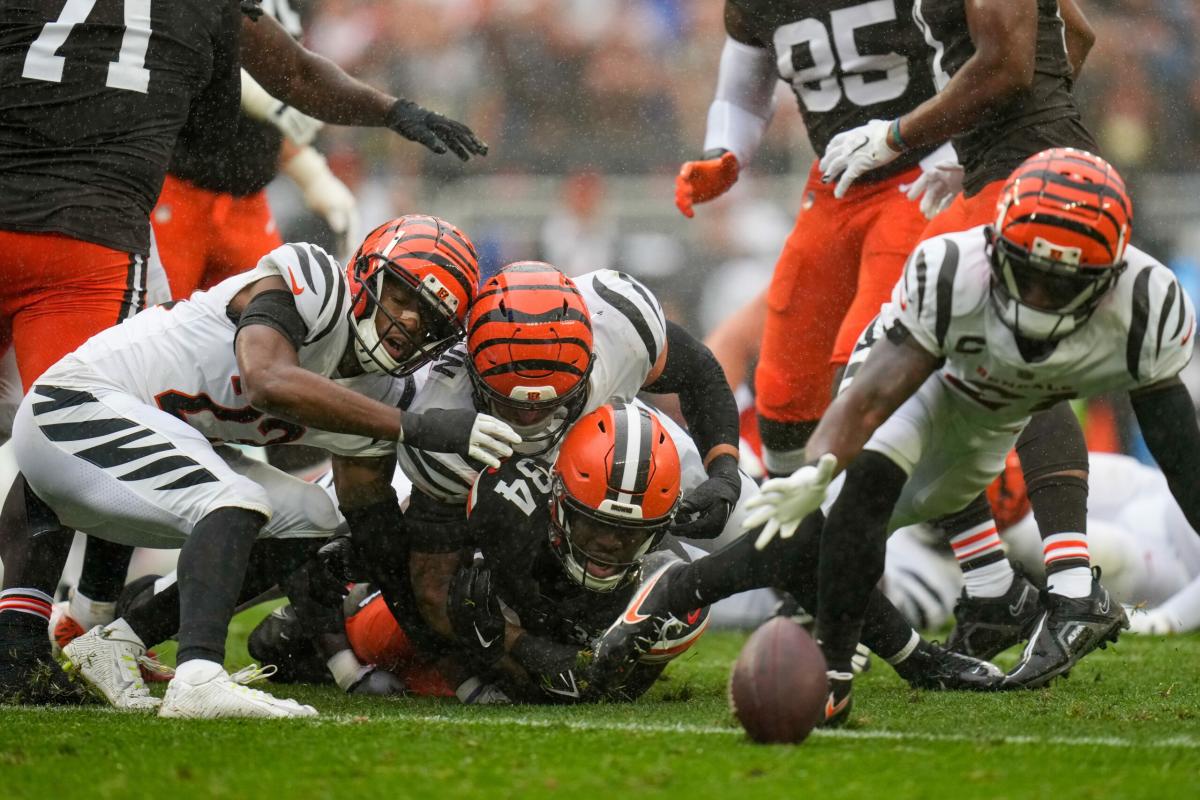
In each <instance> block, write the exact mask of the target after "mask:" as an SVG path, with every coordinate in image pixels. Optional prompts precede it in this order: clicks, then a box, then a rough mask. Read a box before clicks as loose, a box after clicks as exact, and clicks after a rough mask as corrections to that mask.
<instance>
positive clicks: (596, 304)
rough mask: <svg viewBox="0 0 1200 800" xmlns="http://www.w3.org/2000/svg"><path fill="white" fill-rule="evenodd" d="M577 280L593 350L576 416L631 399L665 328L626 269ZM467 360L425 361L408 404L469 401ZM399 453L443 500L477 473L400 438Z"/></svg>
mask: <svg viewBox="0 0 1200 800" xmlns="http://www.w3.org/2000/svg"><path fill="white" fill-rule="evenodd" d="M575 285H576V286H577V287H578V288H579V293H580V294H581V295H582V297H583V300H584V302H585V303H586V304H587V307H588V312H589V314H590V316H591V320H592V335H593V339H594V344H593V350H594V352H593V355H594V357H595V363H594V364H593V366H592V373H591V376H590V377H589V378H588V388H587V400H586V401H585V405H584V407H583V410H582V411H581V412H580V415H581V416H582V415H583V414H587V413H589V412H591V411H594V410H596V409H597V408H599V407H600V406H602V405H604V404H605V403H628V402H630V401H632V400H633V398H634V397H635V396H636V395H637V393H638V391H639V390H640V389H641V388H642V385H643V384H644V383H645V382H646V377H647V376H648V375H649V374H650V370H651V368H652V367H653V366H654V364H655V363H656V362H657V361H658V357H659V355H660V354H661V353H662V352H663V348H665V347H666V342H667V327H666V320H665V318H664V316H663V311H662V308H661V307H660V306H659V304H658V300H657V298H655V296H654V295H653V294H651V292H650V290H648V289H647V288H646V287H645V286H643V285H642V284H641V283H639V282H638V281H637V280H635V279H634V278H631V277H630V276H628V275H626V274H624V273H621V272H616V271H615V270H611V269H602V270H596V271H595V272H589V273H586V274H584V275H582V276H580V277H578V278H576V279H575ZM466 362H467V353H466V345H463V344H460V345H458V346H456V347H454V348H452V349H451V350H449V351H447V352H446V353H444V354H443V355H442V357H441V358H439V359H438V361H437V362H435V363H434V364H433V365H432V367H431V368H430V370H429V376H428V378H427V379H426V381H425V383H424V385H423V386H422V387H421V388H420V390H419V391H418V392H417V395H416V397H415V398H414V400H413V402H412V405H411V406H410V408H411V410H412V411H416V412H420V411H427V410H429V409H435V408H444V409H456V408H469V409H473V408H475V393H474V390H473V388H472V385H471V377H470V375H469V374H468V373H467V366H466ZM517 450H518V451H519V450H520V446H519V445H518V447H517ZM397 455H398V458H399V463H400V467H401V469H403V470H404V473H405V475H407V476H408V477H409V479H410V480H411V481H412V482H413V485H414V487H416V489H417V490H418V491H420V492H422V493H424V494H426V495H428V496H429V497H431V498H433V499H434V500H437V501H439V502H441V503H447V504H455V505H461V504H462V503H463V502H464V501H465V500H466V496H467V492H468V491H469V490H470V488H471V484H472V483H474V481H475V477H476V475H477V474H478V465H477V464H475V463H473V462H469V461H467V460H466V459H464V458H462V457H460V456H456V455H452V454H445V453H430V452H426V451H423V450H415V449H413V448H411V447H406V446H404V445H401V446H400V448H399V449H398V453H397ZM547 457H550V458H553V454H548V456H547Z"/></svg>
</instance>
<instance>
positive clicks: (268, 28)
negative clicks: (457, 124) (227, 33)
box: [242, 16, 396, 126]
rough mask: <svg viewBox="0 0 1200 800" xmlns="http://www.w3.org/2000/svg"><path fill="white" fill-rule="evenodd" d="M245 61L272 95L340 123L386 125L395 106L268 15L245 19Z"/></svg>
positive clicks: (243, 31) (390, 97) (252, 74)
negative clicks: (250, 19) (251, 20)
mask: <svg viewBox="0 0 1200 800" xmlns="http://www.w3.org/2000/svg"><path fill="white" fill-rule="evenodd" d="M242 63H243V65H244V66H245V68H246V71H247V72H249V73H250V75H251V76H252V77H253V78H254V79H255V80H256V81H258V82H259V83H260V84H262V87H263V88H264V89H266V91H267V92H268V93H269V94H270V95H271V96H272V97H275V98H277V99H279V100H282V101H284V102H285V103H287V104H288V105H290V106H294V107H295V108H297V109H299V110H300V111H303V112H304V113H305V114H308V115H309V116H311V117H315V118H317V119H319V120H323V121H325V122H330V123H333V124H336V125H356V126H382V125H384V124H385V121H386V118H387V113H388V111H389V110H390V109H391V107H392V105H393V104H394V103H395V102H396V98H395V97H392V96H391V95H389V94H386V93H384V92H381V91H379V90H378V89H375V88H373V87H371V86H368V85H367V84H365V83H363V82H362V81H360V80H357V79H356V78H353V77H351V76H350V75H348V74H347V73H346V72H345V71H344V70H343V69H342V68H341V67H339V66H338V65H336V64H334V63H333V62H332V61H330V60H328V59H327V58H324V57H322V56H319V55H317V54H316V53H313V52H311V51H309V50H306V49H305V48H304V47H303V46H301V45H300V44H299V43H298V42H296V41H295V40H294V39H292V37H291V36H289V35H288V34H287V31H285V30H284V29H283V27H282V26H281V25H280V24H279V23H278V22H276V21H275V20H274V19H271V18H270V17H268V16H264V17H263V18H262V19H260V20H259V21H258V22H250V21H248V20H247V21H243V23H242Z"/></svg>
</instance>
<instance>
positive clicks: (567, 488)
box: [550, 404, 680, 592]
mask: <svg viewBox="0 0 1200 800" xmlns="http://www.w3.org/2000/svg"><path fill="white" fill-rule="evenodd" d="M679 479H680V467H679V452H678V451H677V450H676V449H675V442H673V441H672V440H671V437H670V436H669V435H668V434H667V430H666V428H664V427H663V425H662V423H661V422H659V421H658V418H657V417H656V416H655V414H654V412H652V411H651V410H649V409H648V408H646V407H645V406H641V405H633V404H620V405H603V406H600V408H598V409H596V410H595V411H592V412H591V413H589V414H586V415H584V416H583V417H581V418H580V420H579V421H578V422H576V423H575V424H574V425H572V426H571V430H570V431H569V432H568V433H567V435H566V437H565V438H564V439H563V443H562V448H561V449H560V450H559V452H558V458H557V459H555V461H554V467H553V469H552V470H551V487H552V488H551V505H550V547H551V549H552V550H553V551H554V553H555V554H556V555H557V556H558V557H559V560H561V561H562V563H563V567H564V568H565V569H566V571H567V574H568V575H570V576H571V578H573V579H574V580H575V581H576V582H578V583H580V584H582V585H583V586H585V587H586V588H588V589H591V590H593V591H597V592H608V591H612V590H613V589H616V588H617V587H619V586H620V585H622V584H623V583H624V582H625V581H626V580H627V579H628V578H629V577H631V576H632V575H633V574H635V573H636V567H637V566H638V564H639V563H640V561H641V558H642V556H644V555H645V554H646V553H647V552H649V551H650V550H651V549H653V547H654V546H655V545H657V544H658V542H659V541H661V539H662V536H663V534H664V533H666V531H667V526H668V525H669V524H670V523H671V519H672V518H673V517H674V515H675V509H676V507H677V506H678V505H679V493H680V490H679Z"/></svg>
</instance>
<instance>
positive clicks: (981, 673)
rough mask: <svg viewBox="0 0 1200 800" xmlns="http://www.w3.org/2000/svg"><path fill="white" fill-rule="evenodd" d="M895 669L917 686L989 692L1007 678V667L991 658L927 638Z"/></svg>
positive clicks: (915, 687) (914, 686)
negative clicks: (970, 653) (956, 650)
mask: <svg viewBox="0 0 1200 800" xmlns="http://www.w3.org/2000/svg"><path fill="white" fill-rule="evenodd" d="M895 670H896V673H897V674H899V675H900V677H901V678H904V680H906V681H908V685H909V686H911V687H912V688H914V689H932V690H934V691H971V692H986V691H989V690H992V689H998V688H1000V685H1001V684H1002V683H1003V682H1004V671H1003V670H1001V669H1000V668H999V667H997V666H996V665H995V664H993V663H991V662H990V661H983V660H981V659H978V658H975V657H974V656H968V655H963V654H962V653H956V652H954V651H953V650H949V649H947V648H945V647H942V646H941V645H940V644H938V643H937V642H926V641H924V640H922V641H921V643H920V644H919V645H917V649H916V650H914V651H913V653H912V655H910V656H909V657H908V658H906V659H904V660H903V661H901V662H900V663H899V664H896V665H895Z"/></svg>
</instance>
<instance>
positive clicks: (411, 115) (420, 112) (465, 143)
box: [386, 99, 488, 161]
mask: <svg viewBox="0 0 1200 800" xmlns="http://www.w3.org/2000/svg"><path fill="white" fill-rule="evenodd" d="M386 124H387V126H388V127H389V128H391V129H392V130H394V131H395V132H396V133H398V134H400V135H401V136H403V137H404V138H405V139H410V140H412V141H414V142H417V143H418V144H423V145H425V146H426V147H428V148H429V149H430V150H432V151H433V152H435V153H437V154H439V155H440V154H442V153H444V152H446V151H447V150H450V151H451V152H453V153H454V155H456V156H458V157H459V158H460V159H462V160H463V161H467V160H468V159H470V158H471V156H473V155H476V156H486V155H487V152H488V146H487V144H486V143H485V142H483V141H482V140H481V139H480V138H479V137H477V136H476V135H475V133H474V132H473V131H472V130H471V129H470V128H468V127H467V126H466V125H464V124H462V123H461V122H458V121H457V120H453V119H450V118H449V117H443V116H442V115H441V114H438V113H437V112H435V111H430V110H429V109H427V108H421V107H420V106H419V105H417V104H416V103H414V102H413V101H412V100H403V99H401V100H397V101H396V103H395V104H394V105H393V106H392V108H391V110H389V111H388V114H387V122H386Z"/></svg>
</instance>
